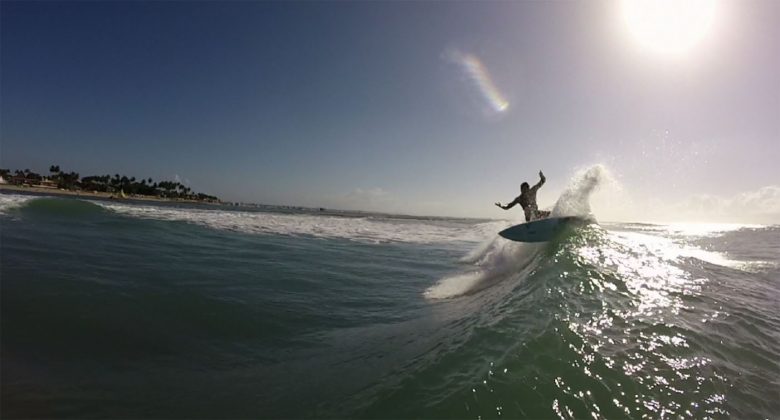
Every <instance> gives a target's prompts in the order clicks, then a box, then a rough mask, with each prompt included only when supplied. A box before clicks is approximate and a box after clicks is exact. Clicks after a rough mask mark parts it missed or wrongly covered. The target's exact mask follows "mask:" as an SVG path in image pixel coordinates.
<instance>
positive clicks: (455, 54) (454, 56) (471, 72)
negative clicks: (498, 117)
mask: <svg viewBox="0 0 780 420" xmlns="http://www.w3.org/2000/svg"><path fill="white" fill-rule="evenodd" d="M448 56H449V59H450V60H452V61H453V62H454V63H456V64H457V65H458V66H459V67H460V68H461V70H462V71H463V73H464V74H465V75H466V77H467V78H468V80H469V81H470V82H471V83H473V85H474V86H475V87H476V89H477V90H478V91H479V94H480V96H481V97H482V98H483V99H484V100H485V103H486V104H487V106H488V107H489V108H490V110H491V111H493V112H496V113H503V112H506V111H507V110H508V109H509V101H508V100H507V99H506V97H504V95H503V94H502V93H501V91H499V90H498V87H496V84H495V83H494V82H493V78H492V77H491V76H490V72H489V71H488V69H487V67H485V65H484V64H483V63H482V61H481V60H480V59H479V58H478V57H477V56H475V55H473V54H469V53H464V52H462V51H458V50H452V51H450V52H449V54H448Z"/></svg>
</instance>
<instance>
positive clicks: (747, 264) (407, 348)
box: [0, 169, 780, 418]
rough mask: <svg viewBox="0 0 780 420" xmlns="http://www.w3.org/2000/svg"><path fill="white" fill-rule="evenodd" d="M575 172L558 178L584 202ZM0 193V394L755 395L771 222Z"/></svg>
mask: <svg viewBox="0 0 780 420" xmlns="http://www.w3.org/2000/svg"><path fill="white" fill-rule="evenodd" d="M593 171H596V172H595V173H594V172H590V174H589V172H588V170H586V171H584V172H583V175H582V176H581V177H575V179H574V180H573V181H572V185H571V186H570V188H569V189H568V190H567V192H566V193H564V194H563V195H562V196H561V198H560V199H559V200H558V203H557V204H556V206H555V211H560V212H561V213H560V214H567V215H568V214H580V215H582V214H588V213H589V212H590V210H589V209H588V208H587V199H588V196H589V194H590V193H591V192H592V191H594V190H595V188H597V186H598V184H599V183H600V182H603V179H604V178H602V175H603V174H599V173H598V171H599V170H598V169H593ZM508 225H509V223H508V222H501V221H478V220H463V219H430V218H428V219H426V218H409V217H393V216H387V215H377V214H341V215H333V214H321V213H319V212H283V211H235V210H226V209H222V208H216V209H214V208H208V207H202V206H170V205H168V206H166V205H148V204H133V203H117V202H108V201H104V202H99V201H79V200H73V199H54V198H41V197H30V196H19V195H7V194H0V258H1V261H0V262H1V264H0V278H1V279H2V281H0V299H1V300H2V301H1V302H0V315H1V318H2V320H3V327H2V329H0V334H2V337H1V338H2V339H1V340H0V346H2V355H3V363H2V364H0V380H2V387H0V393H2V395H0V397H1V398H0V409H1V410H2V412H3V413H4V414H5V415H6V416H8V417H58V418H61V417H64V418H84V417H109V416H110V417H177V418H179V417H194V418H214V417H218V418H224V417H233V418H249V417H252V418H256V417H269V418H279V417H284V418H287V417H295V418H299V417H349V418H355V417H357V418H377V417H379V418H476V417H480V418H488V417H492V418H495V417H510V418H551V417H560V418H585V417H591V418H625V417H631V418H641V417H652V418H659V417H677V416H683V417H729V416H733V417H737V418H768V417H772V416H774V414H775V413H777V412H778V411H780V403H779V402H778V401H777V398H775V396H776V395H777V393H778V390H779V389H780V382H779V381H778V378H780V365H779V364H778V363H777V361H778V360H780V344H779V343H780V339H778V338H779V337H780V315H778V311H777V302H778V298H780V284H778V283H777V281H776V279H777V278H778V277H780V265H778V264H779V263H780V248H779V246H780V227H778V226H756V225H750V226H748V225H656V224H620V223H618V224H610V223H602V224H601V225H598V224H591V225H587V226H582V227H579V228H577V229H575V230H572V231H571V232H568V233H567V234H564V235H563V236H561V237H559V238H557V239H556V240H554V241H551V242H547V243H542V244H520V243H513V242H510V241H506V240H503V239H501V238H498V237H497V235H496V232H497V231H499V230H500V229H502V228H503V227H506V226H508Z"/></svg>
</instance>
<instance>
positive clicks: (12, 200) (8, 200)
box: [0, 193, 37, 214]
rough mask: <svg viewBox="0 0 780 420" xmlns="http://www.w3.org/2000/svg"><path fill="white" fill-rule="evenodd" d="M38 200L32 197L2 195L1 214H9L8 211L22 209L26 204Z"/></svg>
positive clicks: (0, 198) (0, 197) (0, 199)
mask: <svg viewBox="0 0 780 420" xmlns="http://www.w3.org/2000/svg"><path fill="white" fill-rule="evenodd" d="M34 198H37V197H34V196H30V195H19V194H5V193H3V194H0V214H7V213H8V210H10V209H13V208H17V207H21V206H22V205H23V204H24V203H26V202H28V201H30V200H32V199H34Z"/></svg>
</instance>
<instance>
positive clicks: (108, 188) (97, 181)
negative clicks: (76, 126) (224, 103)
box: [0, 165, 220, 203]
mask: <svg viewBox="0 0 780 420" xmlns="http://www.w3.org/2000/svg"><path fill="white" fill-rule="evenodd" d="M0 179H2V181H3V182H4V183H7V184H9V185H16V186H19V187H32V188H48V189H52V190H54V189H56V190H67V191H84V192H92V193H106V194H111V198H127V197H139V196H140V197H153V198H159V199H174V200H195V201H205V202H211V203H218V202H220V200H219V198H217V197H215V196H213V195H208V194H204V193H197V192H194V191H192V189H191V188H190V187H188V186H186V185H184V184H182V183H180V182H176V181H158V182H155V181H154V180H152V178H142V179H140V180H138V179H136V177H128V176H126V175H119V174H114V175H113V176H112V175H92V176H85V177H83V178H82V177H80V175H79V173H78V172H65V171H63V170H61V169H60V166H59V165H51V166H50V167H49V175H41V174H38V173H35V172H33V171H30V170H29V169H25V170H18V169H17V170H15V171H13V172H12V171H11V170H10V169H1V168H0Z"/></svg>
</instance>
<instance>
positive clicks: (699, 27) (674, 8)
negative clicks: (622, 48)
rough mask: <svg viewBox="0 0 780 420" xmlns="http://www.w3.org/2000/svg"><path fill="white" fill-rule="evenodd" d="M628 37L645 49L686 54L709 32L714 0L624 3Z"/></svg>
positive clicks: (635, 0)
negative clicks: (630, 36) (629, 35)
mask: <svg viewBox="0 0 780 420" xmlns="http://www.w3.org/2000/svg"><path fill="white" fill-rule="evenodd" d="M621 6H622V14H623V19H624V21H625V24H626V25H627V27H628V31H629V33H630V34H631V35H632V36H633V38H634V39H635V40H636V41H637V42H638V43H639V44H640V45H641V46H642V47H644V48H645V49H647V50H650V51H653V52H656V53H661V54H669V55H678V54H682V53H687V52H689V51H690V50H691V48H693V47H694V46H695V45H697V44H699V43H700V42H701V41H702V40H703V39H704V38H705V37H706V36H707V34H708V33H709V32H710V31H711V27H712V23H713V21H714V19H715V15H716V11H717V10H716V9H717V6H718V4H717V0H623V1H622V4H621Z"/></svg>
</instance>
